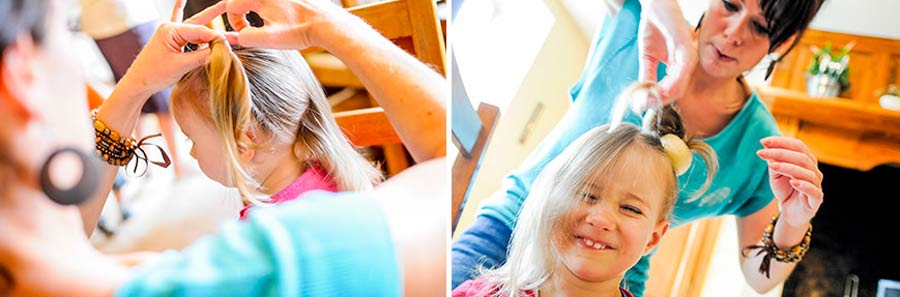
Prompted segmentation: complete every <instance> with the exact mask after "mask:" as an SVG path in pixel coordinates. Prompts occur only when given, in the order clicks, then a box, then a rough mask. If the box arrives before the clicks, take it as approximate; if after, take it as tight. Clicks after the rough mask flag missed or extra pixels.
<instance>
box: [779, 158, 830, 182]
mask: <svg viewBox="0 0 900 297" xmlns="http://www.w3.org/2000/svg"><path fill="white" fill-rule="evenodd" d="M769 169H770V170H772V171H773V172H774V173H777V174H780V175H784V176H788V177H790V178H791V179H792V180H794V179H799V180H805V181H807V182H809V183H812V184H819V183H820V181H819V177H818V176H817V175H816V173H815V172H813V171H812V170H809V169H806V168H803V167H800V166H797V165H795V164H791V163H783V162H770V163H769Z"/></svg>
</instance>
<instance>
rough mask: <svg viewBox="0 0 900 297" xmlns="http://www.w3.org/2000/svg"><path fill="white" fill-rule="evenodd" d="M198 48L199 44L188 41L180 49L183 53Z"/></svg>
mask: <svg viewBox="0 0 900 297" xmlns="http://www.w3.org/2000/svg"><path fill="white" fill-rule="evenodd" d="M198 49H200V45H198V44H196V43H188V44H185V45H184V47H183V48H182V49H181V51H182V52H185V53H189V52H193V51H195V50H198Z"/></svg>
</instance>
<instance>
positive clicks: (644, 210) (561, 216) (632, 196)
mask: <svg viewBox="0 0 900 297" xmlns="http://www.w3.org/2000/svg"><path fill="white" fill-rule="evenodd" d="M641 87H642V86H639V87H637V88H634V89H640V88H641ZM634 89H631V90H629V91H626V92H625V95H626V96H630V95H631V93H632V92H631V91H632V90H634ZM654 116H658V118H657V117H654ZM654 116H650V117H648V119H650V120H649V121H647V124H645V125H644V127H645V128H643V129H642V128H639V127H638V126H635V125H633V124H630V123H624V124H620V125H616V126H615V127H614V128H610V127H611V126H609V125H604V126H601V127H597V128H594V129H591V130H590V131H588V132H586V133H585V134H583V135H582V136H581V137H579V138H578V139H577V140H575V141H574V142H573V143H572V145H570V146H569V147H568V148H566V150H565V151H563V152H562V153H561V154H560V155H559V156H558V157H556V158H555V159H554V160H553V161H551V162H550V164H548V165H547V167H545V169H544V170H543V171H542V172H541V173H540V174H539V175H538V178H537V180H536V181H535V183H534V187H533V189H532V191H531V193H530V194H529V196H528V199H527V200H526V201H525V205H524V206H523V207H522V212H521V213H520V214H519V223H518V225H516V228H515V230H514V231H513V236H512V240H511V242H510V248H509V250H510V253H509V258H508V260H507V262H506V263H505V264H504V265H502V266H500V267H499V268H496V269H493V270H488V269H486V270H482V271H481V277H480V278H478V279H476V280H474V281H468V282H466V283H463V284H462V285H460V286H459V287H458V288H457V289H456V290H454V291H453V296H454V297H463V296H536V295H538V293H540V295H545V296H619V295H620V294H621V295H622V296H632V295H631V293H629V292H628V291H627V290H626V289H625V288H622V287H620V284H621V283H622V280H623V279H624V277H625V272H626V271H628V269H630V268H631V267H632V266H634V265H635V264H636V263H637V262H638V260H640V259H641V257H643V256H645V255H647V254H649V253H650V251H651V250H652V249H653V248H654V247H655V246H656V245H657V244H658V243H659V241H660V239H661V238H662V236H663V235H664V234H665V233H666V230H668V228H669V215H670V214H671V212H672V207H673V206H674V203H675V198H676V196H677V194H678V190H679V188H678V176H677V175H679V174H682V173H684V172H685V171H684V170H685V169H686V168H687V167H688V166H690V162H691V152H692V151H693V152H697V153H698V154H700V155H701V156H702V158H703V159H704V161H705V163H706V167H707V168H708V170H709V172H710V173H711V174H710V175H709V178H707V180H706V184H705V185H704V188H705V187H706V186H708V185H709V182H710V181H711V180H712V176H713V175H714V173H715V171H716V170H717V169H716V168H717V162H716V156H715V152H713V151H712V149H711V148H710V147H709V146H708V145H706V144H705V143H703V142H700V141H697V140H692V139H690V138H689V137H685V134H684V127H683V125H682V124H681V119H680V117H679V116H678V114H677V112H676V111H675V110H674V109H672V108H671V107H666V108H664V109H663V112H662V113H659V114H654ZM638 164H639V165H638ZM699 194H702V190H701V192H699V193H697V195H699Z"/></svg>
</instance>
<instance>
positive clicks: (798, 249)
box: [743, 213, 812, 278]
mask: <svg viewBox="0 0 900 297" xmlns="http://www.w3.org/2000/svg"><path fill="white" fill-rule="evenodd" d="M780 216H781V213H778V214H775V216H773V217H772V220H771V221H769V225H768V226H766V231H765V232H764V233H763V238H762V245H753V246H749V247H746V248H744V251H743V254H744V256H745V257H746V256H747V253H748V252H749V251H750V250H754V249H759V250H760V251H759V252H757V253H756V255H757V256H759V255H761V254H766V255H765V256H763V260H762V263H760V264H759V273H765V274H766V278H771V277H770V275H769V273H770V269H771V262H772V259H773V258H774V259H775V261H778V262H782V263H797V262H800V260H803V256H805V255H806V252H807V251H808V250H809V242H810V240H811V238H812V225H809V229H806V235H804V236H803V240H802V241H800V244H798V245H795V246H793V247H791V248H789V249H780V248H778V246H777V245H775V239H774V238H773V234H774V233H775V224H776V223H777V222H778V218H779V217H780Z"/></svg>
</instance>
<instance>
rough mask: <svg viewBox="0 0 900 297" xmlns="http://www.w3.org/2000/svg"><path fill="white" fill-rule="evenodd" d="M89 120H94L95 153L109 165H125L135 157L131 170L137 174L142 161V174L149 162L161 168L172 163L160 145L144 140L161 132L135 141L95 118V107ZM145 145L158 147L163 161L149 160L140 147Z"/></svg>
mask: <svg viewBox="0 0 900 297" xmlns="http://www.w3.org/2000/svg"><path fill="white" fill-rule="evenodd" d="M91 121H93V122H94V135H95V136H96V138H95V139H94V140H95V142H96V143H97V155H99V156H100V158H102V159H103V161H106V163H108V164H109V165H113V166H122V167H125V166H128V164H129V163H132V162H131V160H134V159H136V160H137V161H135V162H133V164H134V169H133V171H134V173H135V174H137V172H138V167H139V165H140V162H144V165H145V166H144V171H143V172H141V174H140V175H143V174H144V173H145V172H146V168H147V165H148V164H150V163H152V164H154V165H157V166H159V167H162V168H168V167H169V165H170V164H171V163H172V162H171V160H169V155H168V154H166V151H165V150H163V149H162V147H160V146H158V145H155V144H152V143H145V142H144V141H146V140H147V139H150V138H154V137H158V136H161V135H162V134H154V135H150V136H147V137H144V138H142V139H141V140H140V141H136V140H134V138H132V137H127V136H123V135H121V134H119V133H118V132H116V131H113V130H110V129H109V128H108V127H106V124H104V123H103V121H101V120H99V119H97V110H96V109H95V110H93V111H92V112H91ZM145 145H151V146H155V147H156V148H158V149H159V152H160V154H161V155H162V158H163V161H162V162H158V161H151V160H150V159H149V158H148V157H147V152H146V151H144V149H143V148H142V146H145Z"/></svg>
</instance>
